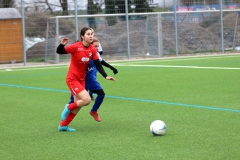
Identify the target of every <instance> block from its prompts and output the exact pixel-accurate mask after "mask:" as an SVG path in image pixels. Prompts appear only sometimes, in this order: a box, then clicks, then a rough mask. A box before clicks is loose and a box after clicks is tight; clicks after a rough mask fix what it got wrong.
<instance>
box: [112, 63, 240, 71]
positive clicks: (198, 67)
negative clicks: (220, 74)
mask: <svg viewBox="0 0 240 160" xmlns="http://www.w3.org/2000/svg"><path fill="white" fill-rule="evenodd" d="M114 66H124V67H133V66H134V67H159V68H197V69H223V70H240V68H230V67H200V66H171V65H137V64H114Z"/></svg>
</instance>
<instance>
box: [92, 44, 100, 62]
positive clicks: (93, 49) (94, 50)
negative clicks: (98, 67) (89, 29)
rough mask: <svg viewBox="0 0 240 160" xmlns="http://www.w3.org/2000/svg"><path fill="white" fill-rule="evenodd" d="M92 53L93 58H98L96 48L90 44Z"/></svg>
mask: <svg viewBox="0 0 240 160" xmlns="http://www.w3.org/2000/svg"><path fill="white" fill-rule="evenodd" d="M92 54H93V60H97V59H99V56H98V52H97V50H96V48H94V47H93V46H92Z"/></svg>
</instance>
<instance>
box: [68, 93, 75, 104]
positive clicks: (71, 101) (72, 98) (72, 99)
mask: <svg viewBox="0 0 240 160" xmlns="http://www.w3.org/2000/svg"><path fill="white" fill-rule="evenodd" d="M73 102H74V97H73V95H72V94H71V97H70V101H69V102H68V104H71V103H73Z"/></svg>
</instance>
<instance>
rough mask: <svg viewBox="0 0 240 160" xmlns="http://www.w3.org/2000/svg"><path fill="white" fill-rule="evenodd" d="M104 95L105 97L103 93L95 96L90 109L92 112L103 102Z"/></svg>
mask: <svg viewBox="0 0 240 160" xmlns="http://www.w3.org/2000/svg"><path fill="white" fill-rule="evenodd" d="M104 97H105V94H101V95H98V96H97V98H96V100H95V102H94V105H93V107H92V109H91V111H92V112H96V111H97V110H98V109H99V107H100V105H101V104H102V102H103V99H104Z"/></svg>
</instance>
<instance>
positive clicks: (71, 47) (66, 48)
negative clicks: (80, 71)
mask: <svg viewBox="0 0 240 160" xmlns="http://www.w3.org/2000/svg"><path fill="white" fill-rule="evenodd" d="M64 48H65V50H66V52H67V53H73V52H74V45H69V46H65V47H64Z"/></svg>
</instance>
